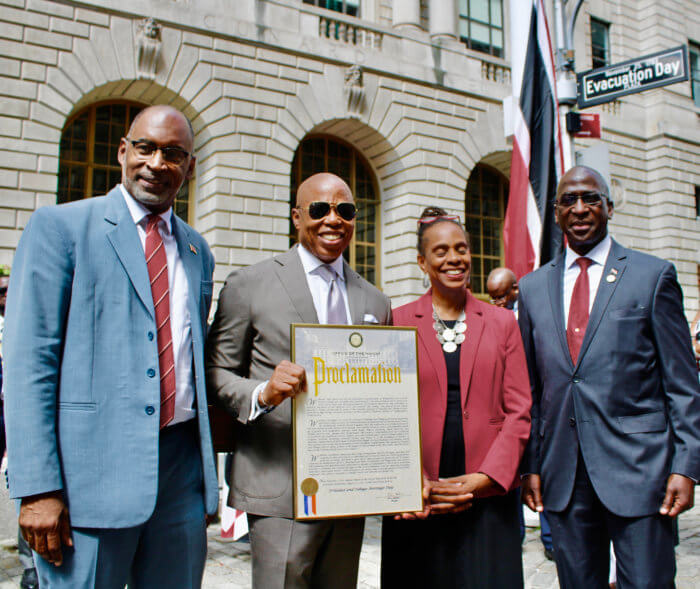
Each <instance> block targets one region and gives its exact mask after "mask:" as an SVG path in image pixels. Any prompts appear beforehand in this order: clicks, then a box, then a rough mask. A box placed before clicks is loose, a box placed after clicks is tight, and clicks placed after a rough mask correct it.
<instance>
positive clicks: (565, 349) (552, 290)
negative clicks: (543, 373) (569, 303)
mask: <svg viewBox="0 0 700 589" xmlns="http://www.w3.org/2000/svg"><path fill="white" fill-rule="evenodd" d="M564 264H565V262H564V254H559V255H558V256H557V257H556V258H555V259H554V260H553V261H552V262H551V265H550V266H549V268H548V270H547V274H548V276H547V280H548V281H549V288H548V291H549V304H550V305H551V307H552V318H553V319H554V327H555V331H556V333H557V337H558V338H559V344H560V346H561V351H562V354H564V356H566V358H567V360H568V361H569V364H571V366H572V367H573V363H572V362H571V354H570V353H569V344H568V342H567V341H566V320H565V319H564V294H563V293H564V271H565V270H566V268H565V267H564Z"/></svg>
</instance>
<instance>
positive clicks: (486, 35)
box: [459, 0, 503, 57]
mask: <svg viewBox="0 0 700 589" xmlns="http://www.w3.org/2000/svg"><path fill="white" fill-rule="evenodd" d="M459 37H460V39H461V40H462V41H463V42H464V43H466V45H467V47H469V48H470V49H474V50H475V51H481V52H482V53H488V54H489V55H495V56H496V57H503V0H459Z"/></svg>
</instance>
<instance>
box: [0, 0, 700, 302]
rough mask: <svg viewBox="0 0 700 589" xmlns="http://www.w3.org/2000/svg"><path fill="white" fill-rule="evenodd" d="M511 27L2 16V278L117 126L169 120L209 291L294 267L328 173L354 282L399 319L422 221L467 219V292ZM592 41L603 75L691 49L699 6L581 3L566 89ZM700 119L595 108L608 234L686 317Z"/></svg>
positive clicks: (0, 9)
mask: <svg viewBox="0 0 700 589" xmlns="http://www.w3.org/2000/svg"><path fill="white" fill-rule="evenodd" d="M510 1H511V2H512V1H515V0H510ZM484 6H485V7H486V8H485V9H484ZM508 9H509V4H508V0H480V1H478V2H475V0H471V2H467V1H466V0H393V1H392V0H304V1H302V0H236V1H235V2H223V1H221V0H138V1H137V0H100V1H89V0H81V1H68V0H0V78H1V81H0V264H7V265H10V264H11V263H12V256H13V252H14V248H15V247H16V245H17V241H18V239H19V236H20V233H21V231H22V228H23V227H24V225H25V223H26V221H27V219H28V217H29V215H30V214H31V213H32V211H33V210H35V209H36V208H37V207H40V206H44V205H49V204H53V203H55V202H57V198H58V200H60V201H65V200H72V199H75V198H82V197H85V196H90V195H92V194H99V193H102V192H104V190H106V189H107V188H108V187H110V186H111V185H112V184H113V183H114V182H115V181H116V180H118V178H119V171H118V167H116V165H117V164H116V155H115V151H114V149H115V148H114V145H115V142H118V139H119V137H120V136H121V135H122V134H124V133H125V131H124V124H125V122H124V121H125V120H126V122H127V123H128V119H129V117H130V116H133V113H134V112H136V110H138V108H140V106H142V105H147V104H157V103H169V104H173V105H174V106H176V107H178V108H180V109H182V110H183V111H184V112H185V113H186V114H187V115H188V116H189V117H190V118H191V120H192V122H193V126H194V129H195V132H196V141H195V148H196V153H197V158H198V160H197V172H196V177H195V178H193V180H192V181H191V183H190V185H189V187H188V190H187V191H184V192H183V194H182V198H181V199H180V201H179V205H178V213H179V214H181V215H182V216H184V217H186V218H187V220H189V222H190V223H191V224H192V225H193V226H194V227H195V228H196V229H197V230H199V231H200V232H201V233H202V234H203V235H204V236H205V237H206V238H207V240H208V241H209V243H210V244H211V246H212V249H213V251H214V254H215V256H216V261H217V269H216V274H215V280H216V281H217V283H218V285H219V286H220V285H221V283H222V282H223V280H224V279H225V277H226V275H227V274H228V272H229V271H230V270H231V269H232V268H233V267H236V266H240V265H247V264H252V263H254V262H257V261H259V260H262V259H264V258H267V257H269V256H271V255H273V254H275V253H278V252H280V251H283V250H285V249H286V248H287V247H289V243H290V226H289V212H290V193H291V192H292V191H293V190H294V187H295V186H296V184H297V183H298V181H299V177H300V175H302V176H303V175H304V174H306V173H309V172H312V171H315V170H317V169H322V168H324V167H330V168H331V169H333V170H336V171H338V172H339V173H341V175H344V176H345V177H346V178H348V179H349V181H350V183H351V185H352V187H353V189H354V190H355V192H356V195H357V196H358V198H359V202H360V215H359V218H358V232H357V238H356V242H355V243H354V244H353V246H352V249H351V252H350V261H351V263H353V264H354V265H355V266H356V267H357V268H358V269H359V270H360V271H361V272H362V273H363V274H365V275H366V276H368V277H369V278H370V279H371V280H373V281H374V282H375V283H376V284H377V285H378V286H379V287H380V288H381V289H383V290H384V291H385V292H386V293H387V294H388V295H389V296H391V297H392V298H393V299H394V301H395V303H396V304H399V303H402V302H405V301H407V300H409V299H411V298H413V297H414V296H415V295H417V294H419V293H421V292H422V290H423V287H422V285H421V275H420V272H419V269H418V267H417V265H416V264H415V228H416V218H417V216H418V215H419V214H420V211H421V210H422V208H423V207H424V206H426V205H430V204H436V203H437V204H440V205H442V206H444V207H445V208H447V209H449V210H450V211H453V212H456V213H459V214H460V215H461V216H462V217H463V218H464V217H465V215H466V217H467V224H468V226H469V228H470V230H471V231H472V234H473V238H474V241H475V268H474V272H475V282H474V289H475V291H476V292H480V291H481V290H482V288H483V284H482V279H483V276H484V275H485V274H487V273H488V270H489V268H491V267H493V266H494V265H498V264H499V263H500V262H501V260H502V244H501V241H500V237H499V235H500V230H501V226H502V220H503V213H504V206H505V201H506V198H507V185H508V176H509V171H510V151H511V144H510V142H509V140H508V139H507V138H506V137H504V131H503V107H502V100H503V99H504V98H505V97H506V96H507V95H509V94H510V93H511V89H510V69H509V61H508V58H509V53H508V52H509V48H508V27H509V22H508ZM484 10H485V12H484ZM549 14H550V18H551V15H552V12H551V2H550V13H549ZM601 23H602V24H601ZM600 27H603V32H604V33H606V34H607V37H606V40H605V43H607V45H606V46H605V47H603V48H602V51H603V52H607V54H605V55H604V57H605V58H607V59H609V63H616V62H620V61H623V60H626V59H631V58H633V57H636V56H638V55H643V54H647V53H652V52H654V51H658V50H661V49H665V48H669V47H673V46H677V45H679V44H685V43H688V42H690V43H691V44H692V45H691V48H697V43H698V42H700V38H697V35H698V33H697V32H698V31H699V30H700V5H698V3H697V2H695V1H694V0H643V1H642V0H635V1H633V0H586V2H584V4H583V8H582V10H581V13H580V15H579V18H578V21H577V25H576V30H575V45H576V69H577V70H578V71H583V70H586V69H589V68H590V67H591V63H592V60H593V59H594V58H595V57H596V56H597V57H600V55H599V54H600V52H601V43H600V41H599V38H600V31H601V28H600ZM692 35H695V36H696V38H693V36H692ZM691 61H692V60H691ZM694 63H695V66H696V67H697V59H696V61H695V62H694ZM695 75H696V76H697V75H698V74H697V73H696V74H695ZM698 104H700V97H697V96H696V97H695V100H694V97H693V95H692V92H691V84H689V83H681V84H676V85H673V86H667V87H665V88H662V89H657V90H651V91H647V92H644V93H639V94H633V95H629V96H626V97H623V98H622V99H620V100H618V101H616V102H613V103H609V104H607V105H603V106H601V107H594V108H592V109H590V111H592V112H599V113H600V114H601V119H602V128H603V141H604V142H605V143H606V145H607V146H608V148H609V151H610V157H611V178H612V184H613V196H614V197H615V200H616V211H615V215H614V218H613V220H612V225H611V230H612V233H613V235H614V236H615V237H616V238H617V239H619V241H621V242H622V243H623V244H625V245H628V246H631V247H634V248H638V249H641V250H645V251H649V252H652V253H655V254H656V255H659V256H662V257H665V258H667V259H669V260H671V261H673V262H674V263H675V264H676V266H677V269H678V271H679V276H680V280H681V283H682V285H683V288H684V291H685V296H686V310H687V312H688V314H689V315H691V314H694V311H695V309H696V308H697V305H698V287H697V276H698V264H699V263H700V254H699V249H700V219H698V216H697V215H698V214H700V212H699V211H698V198H700V197H699V196H698V192H699V191H700V189H699V188H698V187H699V186H700V108H699V107H698V106H697V105H698ZM589 144H590V142H585V141H582V142H581V143H579V144H577V146H578V147H579V148H582V147H585V146H586V145H589Z"/></svg>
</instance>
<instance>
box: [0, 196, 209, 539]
mask: <svg viewBox="0 0 700 589" xmlns="http://www.w3.org/2000/svg"><path fill="white" fill-rule="evenodd" d="M172 227H173V234H174V236H175V240H176V242H177V246H178V251H179V254H180V257H181V259H182V262H183V264H184V266H185V271H186V273H187V279H188V287H189V299H188V308H189V312H190V318H191V329H192V348H193V349H192V355H193V365H194V375H195V392H196V410H197V419H198V425H199V434H200V439H201V454H202V467H203V473H204V486H205V507H206V509H207V510H208V511H209V512H213V511H214V510H215V509H216V506H217V500H218V485H217V479H216V472H215V468H214V454H213V449H212V444H211V436H210V433H209V421H208V417H207V403H206V392H205V389H204V338H205V335H206V321H207V316H208V314H209V306H210V304H211V296H212V282H211V278H212V271H213V268H214V260H213V257H212V255H211V252H210V251H209V247H208V246H207V244H206V242H205V241H204V239H203V238H202V237H201V236H200V235H199V234H198V233H197V232H195V231H194V230H193V229H192V228H191V227H188V226H187V224H185V223H184V222H183V221H181V220H180V219H178V218H177V217H176V216H175V215H173V224H172ZM155 333H156V324H155V314H154V309H153V300H152V296H151V289H150V283H149V278H148V270H147V268H146V261H145V257H144V253H143V247H142V246H141V243H140V240H139V236H138V232H137V228H136V225H135V224H134V222H133V219H132V217H131V215H130V214H129V210H128V208H127V206H126V202H125V201H124V197H123V196H122V194H121V192H120V190H119V188H118V187H117V188H115V189H113V190H112V191H111V192H110V193H109V194H108V195H107V196H103V197H99V198H91V199H86V200H83V201H80V202H76V203H71V204H68V205H61V206H52V207H44V208H41V209H39V210H37V211H36V212H35V213H34V214H33V215H32V217H31V219H30V220H29V223H28V224H27V227H26V228H25V230H24V232H23V234H22V237H21V239H20V242H19V246H18V247H17V253H16V255H15V260H14V265H13V269H12V276H11V278H10V287H9V293H8V297H7V313H6V320H5V333H4V342H3V354H4V362H5V383H4V384H5V415H6V418H7V442H8V457H9V468H8V471H9V483H10V494H11V496H12V497H15V498H17V497H26V496H28V495H35V494H37V493H45V492H48V491H54V490H58V489H62V490H63V492H64V496H65V498H66V500H67V503H68V506H69V509H70V519H71V524H72V525H73V526H78V527H99V528H121V527H131V526H135V525H138V524H140V523H143V522H144V521H146V520H147V519H148V518H149V516H150V515H151V513H152V512H153V508H154V506H155V501H156V496H157V492H158V441H159V413H160V385H159V379H158V348H157V338H155V337H153V334H155Z"/></svg>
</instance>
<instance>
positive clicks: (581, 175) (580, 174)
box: [557, 166, 610, 201]
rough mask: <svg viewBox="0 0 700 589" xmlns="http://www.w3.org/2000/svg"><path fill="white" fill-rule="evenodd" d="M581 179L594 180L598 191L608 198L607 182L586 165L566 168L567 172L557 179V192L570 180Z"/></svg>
mask: <svg viewBox="0 0 700 589" xmlns="http://www.w3.org/2000/svg"><path fill="white" fill-rule="evenodd" d="M582 180H588V181H592V182H594V183H595V184H596V185H597V186H598V190H599V191H600V193H601V194H602V195H603V196H605V198H607V199H608V201H609V200H610V188H609V187H608V183H607V182H606V181H605V178H603V175H602V174H601V173H600V172H599V171H598V170H594V169H593V168H589V167H588V166H574V167H573V168H570V169H569V170H567V172H566V173H565V174H564V175H563V176H562V177H561V180H559V188H560V189H559V190H558V191H557V193H559V192H561V187H562V186H564V185H567V184H569V183H571V182H580V181H582Z"/></svg>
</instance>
